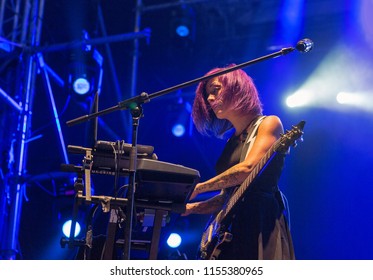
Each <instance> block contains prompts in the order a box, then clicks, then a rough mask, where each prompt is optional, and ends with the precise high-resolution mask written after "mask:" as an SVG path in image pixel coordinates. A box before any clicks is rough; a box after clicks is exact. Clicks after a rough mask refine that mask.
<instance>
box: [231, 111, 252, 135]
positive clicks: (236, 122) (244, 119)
mask: <svg viewBox="0 0 373 280" xmlns="http://www.w3.org/2000/svg"><path fill="white" fill-rule="evenodd" d="M255 118H256V115H245V116H237V117H232V118H231V119H230V120H229V121H230V122H231V123H232V125H233V126H234V129H235V133H234V135H236V136H238V135H241V134H242V132H244V131H245V130H246V129H247V128H248V126H249V125H250V124H251V122H252V121H253V120H254V119H255Z"/></svg>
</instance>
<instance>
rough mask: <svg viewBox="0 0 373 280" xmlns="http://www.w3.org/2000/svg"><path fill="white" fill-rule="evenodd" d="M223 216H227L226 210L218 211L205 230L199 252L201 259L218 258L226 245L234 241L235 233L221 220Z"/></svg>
mask: <svg viewBox="0 0 373 280" xmlns="http://www.w3.org/2000/svg"><path fill="white" fill-rule="evenodd" d="M222 217H225V215H224V210H222V211H220V212H219V213H218V215H217V216H216V217H215V219H214V220H213V221H212V222H211V223H210V224H209V226H208V227H207V228H206V230H205V231H204V233H203V235H202V239H201V244H200V248H199V253H198V255H199V258H200V259H203V260H216V259H218V258H219V255H220V253H221V251H222V250H223V249H224V247H225V245H226V244H227V243H229V242H231V241H232V238H233V235H232V234H231V233H230V232H229V231H228V230H227V228H226V224H225V223H223V222H222V221H221V218H222ZM225 218H226V217H225Z"/></svg>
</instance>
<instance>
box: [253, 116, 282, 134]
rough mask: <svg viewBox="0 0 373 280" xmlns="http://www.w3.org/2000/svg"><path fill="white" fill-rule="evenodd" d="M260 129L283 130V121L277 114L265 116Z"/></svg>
mask: <svg viewBox="0 0 373 280" xmlns="http://www.w3.org/2000/svg"><path fill="white" fill-rule="evenodd" d="M259 129H260V130H277V131H278V130H280V131H283V126H282V121H281V119H280V117H279V116H277V115H268V116H264V118H263V120H262V122H261V124H260V127H259Z"/></svg>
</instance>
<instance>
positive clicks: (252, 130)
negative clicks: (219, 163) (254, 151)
mask: <svg viewBox="0 0 373 280" xmlns="http://www.w3.org/2000/svg"><path fill="white" fill-rule="evenodd" d="M265 117H266V116H260V117H259V118H258V119H257V120H256V121H255V123H254V124H253V125H251V126H250V127H249V129H248V131H247V137H246V140H245V144H244V146H243V148H242V151H241V157H240V162H242V161H244V160H245V158H246V156H247V155H248V154H249V152H250V150H251V147H252V146H253V144H254V142H255V138H256V135H257V133H258V128H259V125H260V123H261V122H262V121H263V120H264V118H265Z"/></svg>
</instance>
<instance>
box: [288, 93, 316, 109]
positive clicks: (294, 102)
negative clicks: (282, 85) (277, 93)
mask: <svg viewBox="0 0 373 280" xmlns="http://www.w3.org/2000/svg"><path fill="white" fill-rule="evenodd" d="M310 100H311V93H310V92H308V91H303V90H302V91H297V92H296V93H294V94H293V95H290V96H288V97H287V98H286V105H287V106H289V107H291V108H294V107H301V106H306V105H308V104H309V102H310Z"/></svg>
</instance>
